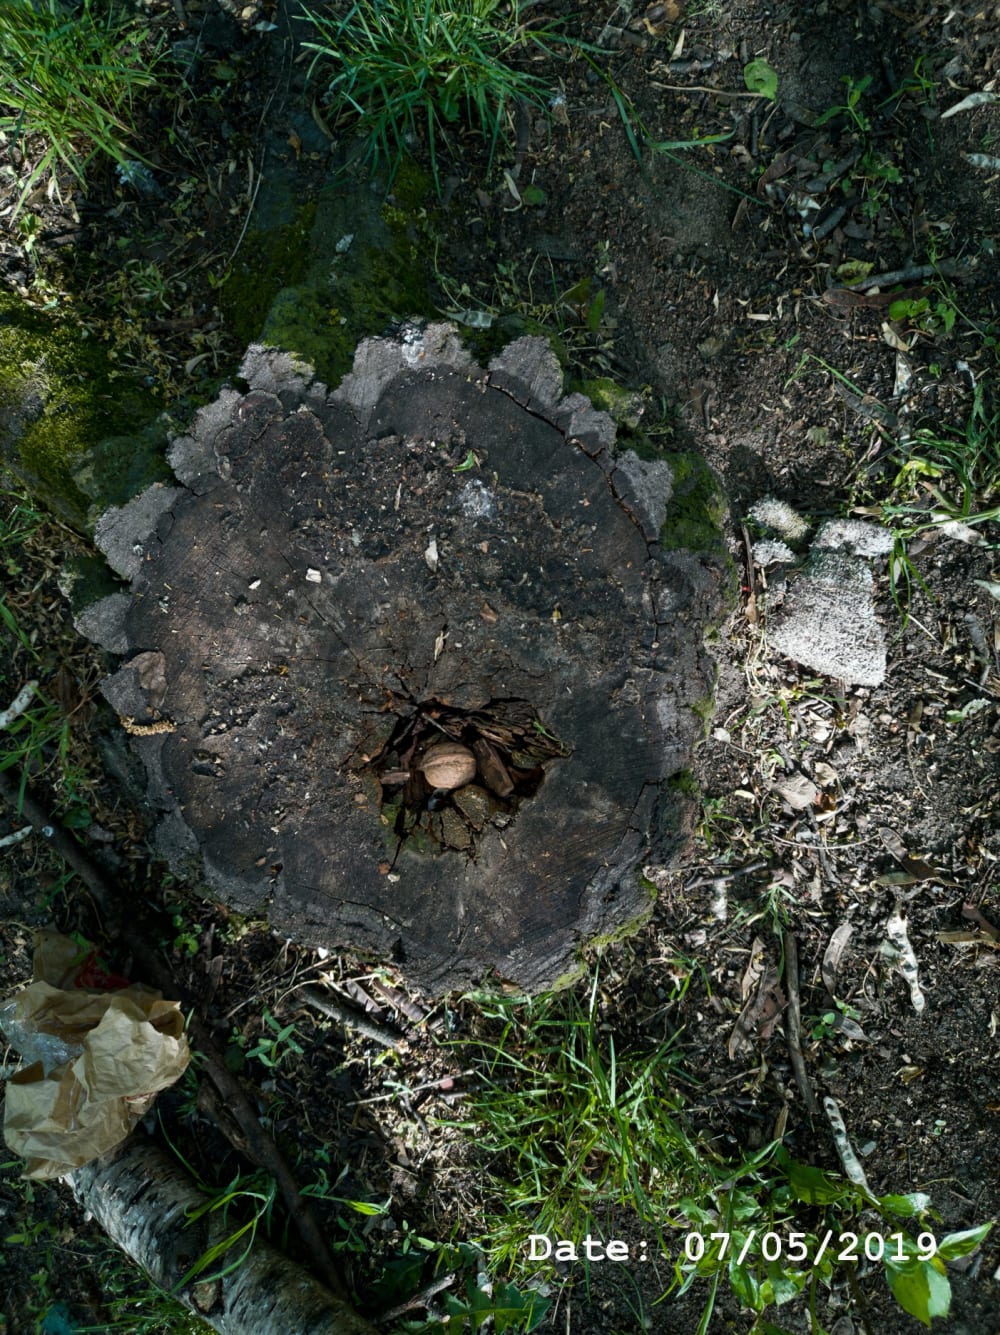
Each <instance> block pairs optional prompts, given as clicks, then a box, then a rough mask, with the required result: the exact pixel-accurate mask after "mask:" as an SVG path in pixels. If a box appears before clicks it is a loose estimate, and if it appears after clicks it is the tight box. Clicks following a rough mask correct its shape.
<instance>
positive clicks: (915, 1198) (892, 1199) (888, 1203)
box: [879, 1191, 931, 1219]
mask: <svg viewBox="0 0 1000 1335" xmlns="http://www.w3.org/2000/svg"><path fill="white" fill-rule="evenodd" d="M879 1204H880V1205H881V1206H882V1207H883V1208H884V1209H886V1210H888V1211H889V1212H890V1213H891V1214H898V1215H899V1216H900V1217H901V1218H903V1219H912V1217H913V1216H914V1215H917V1214H923V1213H924V1211H925V1210H928V1209H929V1208H930V1204H931V1198H930V1197H929V1196H928V1195H927V1193H926V1192H924V1191H909V1192H907V1193H906V1194H905V1195H904V1196H894V1195H892V1194H891V1193H890V1195H888V1196H880V1197H879Z"/></svg>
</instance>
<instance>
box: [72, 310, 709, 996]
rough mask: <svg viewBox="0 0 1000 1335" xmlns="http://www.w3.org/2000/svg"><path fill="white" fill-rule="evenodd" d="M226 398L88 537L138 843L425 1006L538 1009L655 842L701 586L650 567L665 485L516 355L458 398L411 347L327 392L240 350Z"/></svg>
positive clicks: (507, 354) (428, 352)
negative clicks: (453, 992)
mask: <svg viewBox="0 0 1000 1335" xmlns="http://www.w3.org/2000/svg"><path fill="white" fill-rule="evenodd" d="M241 374H242V376H243V377H244V379H245V380H246V381H247V382H248V383H249V386H250V388H249V391H248V392H247V393H244V394H241V393H238V392H237V391H235V390H230V391H225V392H224V393H223V394H222V396H221V397H220V398H219V400H217V401H216V403H214V404H213V405H210V406H209V407H208V408H205V409H202V410H201V412H199V414H198V415H197V417H196V419H195V421H194V424H193V426H192V429H191V432H190V434H189V435H188V436H186V437H183V438H182V439H180V440H178V441H176V442H175V443H174V446H173V448H172V451H171V456H170V458H171V463H172V465H173V468H174V471H175V472H176V474H177V477H178V481H179V485H178V486H177V487H175V488H168V487H158V488H150V489H149V490H148V491H147V492H146V493H144V494H143V496H141V497H140V498H138V500H137V501H136V502H133V503H131V504H130V505H129V506H126V507H124V508H123V509H121V510H116V511H111V512H109V513H108V514H107V515H106V516H105V518H104V520H103V521H102V523H101V524H100V526H99V533H98V541H99V542H100V543H101V545H102V547H103V549H104V550H105V552H106V554H107V555H108V558H109V561H110V562H111V564H112V565H113V566H114V567H115V568H116V569H117V570H118V572H119V573H120V574H123V575H125V576H127V577H128V578H130V579H131V593H130V595H129V596H127V597H126V596H125V595H119V596H118V597H117V598H116V599H113V600H111V603H110V604H109V606H107V607H105V608H104V609H103V615H102V617H101V618H98V620H100V621H101V625H102V629H101V631H100V636H101V638H102V640H103V642H104V643H106V644H108V645H110V646H112V647H114V648H115V649H116V650H117V651H119V652H124V653H125V654H126V655H127V661H126V662H125V663H124V665H123V666H122V667H121V668H120V670H119V671H118V672H117V673H116V674H115V675H114V676H113V677H112V678H110V679H109V680H108V681H107V682H106V683H105V687H104V690H105V694H106V696H107V698H108V699H109V700H110V701H111V703H112V704H113V705H114V706H115V708H116V709H117V711H118V713H119V715H120V717H121V718H122V720H123V722H124V723H125V726H126V728H127V730H128V731H129V733H130V734H131V741H132V745H133V746H134V748H135V749H136V751H138V752H139V754H140V755H141V756H142V759H143V761H144V762H145V766H146V773H147V778H148V794H149V798H150V801H151V802H152V804H153V805H154V807H155V808H156V809H157V811H158V813H159V826H158V844H159V848H160V849H161V851H162V852H163V853H164V854H165V856H166V857H167V858H168V860H169V861H170V863H171V865H172V866H173V867H174V869H175V870H176V871H178V872H180V873H182V874H185V875H194V876H196V877H197V878H199V879H200V880H201V881H203V882H205V883H207V885H208V887H209V888H210V890H211V891H212V893H214V894H215V895H217V896H219V897H221V898H223V899H224V900H226V901H227V902H228V903H230V904H231V905H233V906H234V907H236V908H237V909H238V910H240V911H243V912H246V913H259V912H261V911H262V910H265V909H266V911H267V913H268V915H269V918H270V921H271V923H272V925H273V926H274V928H275V929H277V930H279V931H281V932H283V933H285V934H286V935H287V936H289V937H291V938H293V939H295V940H296V941H299V942H303V943H306V944H313V945H321V946H325V947H328V948H331V949H345V948H346V949H353V950H362V951H366V952H372V953H375V954H376V955H378V956H380V957H382V958H383V959H391V960H392V961H394V962H395V963H397V964H398V965H399V966H400V967H402V968H403V970H404V971H405V972H407V973H408V975H409V976H410V977H412V978H413V980H414V981H415V982H417V983H419V984H420V985H422V986H423V987H425V988H426V989H428V990H429V991H431V992H432V993H435V994H440V993H443V992H444V991H447V990H449V989H452V988H456V987H462V986H467V985H468V984H470V983H472V982H474V981H476V980H478V979H481V978H482V977H483V976H484V975H485V974H488V973H491V972H492V973H493V974H495V975H497V974H498V975H500V976H501V977H503V978H504V979H507V980H511V981H513V982H514V983H516V984H517V985H518V986H520V987H522V988H524V989H526V990H529V991H534V990H539V989H541V988H545V987H550V986H553V985H554V984H556V983H557V982H559V981H561V980H564V979H565V978H566V977H568V976H569V975H570V974H571V973H572V972H573V969H574V962H575V959H576V955H577V952H578V950H579V948H580V947H581V946H583V945H585V944H586V943H587V942H589V941H592V940H594V939H606V938H608V937H609V936H611V935H613V934H616V933H619V932H621V931H623V930H626V929H627V928H628V927H630V926H634V925H637V924H638V923H639V922H641V921H642V919H643V918H644V917H645V916H646V914H647V913H648V911H649V909H650V907H651V899H650V896H651V893H652V892H651V889H650V887H649V885H648V883H645V882H644V881H643V879H642V877H641V875H640V871H639V869H640V868H641V866H642V865H644V864H645V863H647V862H654V863H660V862H662V861H664V860H665V859H667V858H668V857H669V856H670V854H671V851H672V849H673V848H674V847H675V845H676V843H677V841H678V838H679V833H678V827H679V820H678V814H679V811H680V810H681V805H682V804H683V797H682V796H681V794H680V792H679V790H678V786H677V785H676V784H675V783H672V780H674V779H675V778H676V776H677V775H678V774H679V772H681V771H682V770H683V768H684V766H685V764H686V761H687V759H688V757H689V754H690V750H691V747H692V745H693V743H694V741H695V740H696V738H697V736H698V735H699V733H700V730H701V727H702V721H701V717H700V716H699V714H698V712H697V710H696V708H695V706H699V705H700V706H701V707H702V712H703V707H704V702H705V700H706V699H707V698H709V697H710V694H711V683H712V680H713V670H712V664H711V660H710V659H709V658H708V656H707V654H706V653H705V650H704V648H703V643H702V641H703V635H704V631H705V628H706V626H707V624H708V623H709V622H710V620H711V618H712V616H713V615H716V614H717V613H718V609H719V605H720V598H721V595H720V586H721V575H720V570H719V567H718V565H717V563H715V562H713V561H712V560H710V559H707V558H706V559H701V558H699V556H698V555H697V554H691V553H686V552H676V551H671V552H668V551H666V550H664V548H663V547H662V546H661V543H660V538H661V528H662V527H663V525H664V522H665V519H666V514H667V507H668V503H669V501H670V495H671V481H672V479H671V473H670V470H669V467H668V466H667V465H666V464H665V463H663V462H653V463H647V462H644V461H642V460H640V459H639V458H638V457H637V456H636V455H635V454H632V453H630V452H624V453H616V451H615V441H614V436H615V432H614V426H613V423H612V421H611V419H610V418H609V417H608V416H607V415H605V414H603V413H600V412H597V411H596V410H594V408H593V407H592V406H591V404H590V403H589V401H588V400H586V399H585V398H583V397H582V396H580V395H571V396H569V397H566V398H563V397H562V396H561V389H562V378H561V373H560V370H559V367H558V364H557V362H556V360H555V358H554V357H553V355H552V353H551V351H550V350H549V348H548V345H547V343H546V342H545V341H544V340H543V339H534V338H526V339H520V340H518V341H517V342H516V343H513V344H511V345H510V346H509V347H508V348H506V349H505V350H504V351H503V352H502V353H501V354H500V355H499V356H498V357H497V358H496V359H495V360H494V361H493V362H491V364H490V366H489V369H488V371H484V370H482V369H481V368H479V367H477V366H476V365H475V364H474V363H473V362H472V361H471V360H470V358H469V356H468V354H467V353H466V352H465V351H464V350H463V349H462V347H461V345H460V344H459V342H458V340H457V338H456V336H455V331H454V330H453V329H452V327H451V326H447V325H433V326H430V327H428V328H426V329H423V330H421V329H418V328H416V327H413V326H407V327H405V328H404V330H403V331H402V333H401V334H400V336H399V337H398V338H396V339H372V340H368V341H367V342H365V343H363V344H362V345H361V346H360V348H359V349H358V353H357V356H356V358H355V364H354V370H353V372H352V373H351V374H349V375H348V376H347V377H346V378H345V380H344V382H343V383H342V384H341V386H340V388H339V389H337V390H336V392H334V393H332V394H331V393H329V392H328V391H327V389H326V387H325V386H323V385H322V384H319V383H318V382H316V381H314V380H311V379H310V378H309V375H308V374H307V373H306V372H305V371H304V370H303V368H302V366H301V365H300V364H297V363H295V362H294V361H293V360H292V359H291V358H290V357H289V356H288V355H287V354H284V353H280V352H276V351H273V350H265V349H263V348H260V347H254V348H251V350H250V352H249V353H248V356H247V358H246V360H245V362H244V365H243V367H242V370H241ZM150 529H152V530H153V531H152V532H149V530H150Z"/></svg>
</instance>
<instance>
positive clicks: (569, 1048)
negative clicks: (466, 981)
mask: <svg viewBox="0 0 1000 1335" xmlns="http://www.w3.org/2000/svg"><path fill="white" fill-rule="evenodd" d="M484 1014H485V1015H486V1016H487V1017H488V1018H489V1019H491V1020H493V1021H496V1022H498V1023H499V1025H500V1034H499V1037H498V1038H497V1040H496V1042H495V1044H493V1045H492V1046H490V1047H484V1048H482V1049H481V1050H480V1062H479V1073H480V1077H481V1090H480V1093H479V1094H478V1095H476V1096H475V1097H473V1098H472V1099H471V1100H470V1103H469V1104H468V1105H467V1106H468V1107H469V1112H470V1119H469V1120H468V1121H467V1122H465V1123H463V1124H462V1125H463V1126H464V1127H465V1129H467V1130H471V1131H474V1132H475V1134H476V1136H477V1139H478V1140H479V1143H480V1145H481V1146H482V1147H483V1148H484V1149H485V1150H486V1151H488V1152H489V1153H490V1154H491V1155H493V1156H496V1159H497V1161H498V1162H499V1163H502V1164H503V1165H504V1166H505V1173H506V1176H507V1177H509V1181H510V1184H511V1185H510V1187H509V1188H505V1189H504V1211H503V1213H502V1214H501V1216H500V1218H499V1219H498V1220H497V1221H496V1224H495V1226H494V1227H493V1228H492V1229H491V1231H490V1236H489V1237H488V1238H486V1239H484V1240H483V1243H484V1246H485V1247H486V1249H487V1250H488V1251H489V1252H490V1254H491V1255H492V1257H493V1259H494V1261H495V1262H496V1263H497V1264H500V1265H505V1264H506V1265H509V1264H512V1263H513V1262H514V1261H515V1260H516V1259H517V1258H518V1257H519V1256H521V1255H523V1252H524V1247H525V1243H526V1239H527V1235H528V1234H529V1233H537V1234H546V1235H548V1236H549V1237H558V1238H565V1239H568V1240H571V1241H574V1242H578V1241H579V1240H580V1239H581V1238H582V1237H583V1236H584V1235H585V1234H586V1233H588V1232H591V1231H593V1230H594V1229H595V1227H596V1225H595V1219H596V1218H598V1217H600V1216H603V1215H606V1214H607V1212H608V1211H611V1210H614V1209H615V1208H616V1207H621V1206H626V1207H630V1208H631V1209H633V1210H634V1211H635V1212H636V1214H637V1215H638V1216H639V1218H640V1219H642V1220H645V1221H649V1222H652V1223H654V1224H655V1223H657V1222H664V1221H665V1220H666V1219H667V1218H668V1217H670V1216H673V1215H674V1214H675V1210H674V1205H675V1202H676V1200H677V1198H678V1196H679V1195H681V1194H687V1193H688V1192H689V1191H690V1190H691V1189H692V1188H693V1187H694V1186H695V1185H696V1184H697V1185H699V1186H703V1187H706V1188H707V1186H708V1185H709V1184H710V1182H711V1167H710V1162H711V1161H710V1159H709V1158H707V1157H706V1155H705V1147H704V1146H703V1145H699V1144H697V1143H696V1142H695V1140H694V1139H693V1138H692V1136H691V1135H690V1133H689V1131H688V1128H687V1125H686V1123H685V1121H684V1119H683V1117H682V1116H681V1114H680V1102H679V1099H678V1096H677V1093H676V1090H675V1088H674V1086H675V1084H676V1082H677V1080H678V1078H679V1076H678V1063H677V1057H676V1054H675V1052H674V1049H673V1047H672V1045H671V1044H669V1043H668V1044H662V1045H660V1046H658V1047H656V1048H653V1049H650V1050H648V1051H645V1052H627V1053H626V1052H621V1051H620V1050H619V1049H618V1047H617V1046H616V1044H615V1041H614V1038H613V1036H612V1035H610V1034H605V1033H603V1032H602V1027H601V1024H600V1022H599V1018H598V1014H597V983H596V979H595V983H594V987H593V988H592V990H591V992H590V996H589V1000H588V1001H587V1002H586V1003H582V1002H581V1001H579V1000H578V999H577V998H576V997H575V996H573V995H572V994H570V995H567V996H566V997H563V996H561V995H557V996H555V997H547V998H542V999H540V1000H538V1001H536V1002H531V1003H528V1004H526V1005H524V1006H523V1007H522V1006H516V1005H512V1004H510V1003H507V1002H496V1003H493V1004H491V1003H490V1002H489V1001H486V1002H485V1003H484Z"/></svg>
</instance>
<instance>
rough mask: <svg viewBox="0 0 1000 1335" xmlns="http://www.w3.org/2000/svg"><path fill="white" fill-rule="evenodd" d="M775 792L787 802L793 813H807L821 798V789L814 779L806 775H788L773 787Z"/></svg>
mask: <svg viewBox="0 0 1000 1335" xmlns="http://www.w3.org/2000/svg"><path fill="white" fill-rule="evenodd" d="M773 791H774V792H776V793H777V794H778V795H779V796H780V797H781V798H782V799H783V801H785V802H787V803H788V805H789V806H790V807H791V808H792V810H793V811H805V809H806V808H807V807H811V806H812V805H813V803H814V802H815V801H816V799H817V797H819V789H818V788H817V787H816V785H815V784H814V783H813V781H812V779H809V778H807V777H806V776H805V775H804V774H788V775H786V776H785V777H784V778H783V779H779V780H778V782H777V783H775V784H774V785H773Z"/></svg>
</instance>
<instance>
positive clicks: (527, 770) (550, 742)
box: [366, 699, 569, 855]
mask: <svg viewBox="0 0 1000 1335" xmlns="http://www.w3.org/2000/svg"><path fill="white" fill-rule="evenodd" d="M393 712H394V713H395V714H396V722H395V725H394V726H393V728H392V731H391V732H390V734H389V737H388V739H387V740H386V741H385V743H384V744H383V745H382V747H381V748H380V750H379V751H378V752H377V753H376V754H375V755H373V756H371V757H369V759H368V762H367V764H366V769H368V770H369V771H370V772H374V774H375V775H376V777H377V778H378V781H379V784H380V785H381V804H382V805H381V819H382V822H383V824H384V825H385V826H387V827H388V829H389V830H390V831H391V833H392V834H393V835H395V837H396V838H397V840H398V841H399V846H402V843H403V841H404V840H410V841H412V842H413V844H414V846H415V847H417V848H424V849H426V850H427V851H429V852H441V851H442V850H445V849H455V850H458V851H461V852H465V853H466V854H469V855H472V854H474V852H475V846H476V838H477V836H479V835H481V834H482V833H483V831H484V830H486V829H487V828H488V827H490V826H492V827H494V828H496V829H503V828H505V827H506V826H508V825H509V824H510V823H511V821H512V820H513V819H514V817H515V815H516V813H517V810H518V808H519V807H520V805H521V803H522V802H526V801H529V800H530V799H531V798H532V797H534V796H535V794H536V793H537V792H538V790H539V788H540V787H541V786H542V783H543V781H544V779H545V771H546V767H547V766H548V765H550V764H551V763H552V762H553V761H555V760H557V759H559V758H560V757H564V756H567V755H569V748H568V747H567V746H565V745H564V744H563V742H562V741H560V739H559V738H558V737H557V736H556V735H555V733H554V732H553V730H552V729H551V728H549V727H547V726H546V724H545V723H544V721H543V720H542V719H541V718H540V717H539V715H538V713H537V712H536V711H535V710H534V709H532V707H531V705H530V703H529V702H528V701H526V700H519V699H510V700H493V701H491V702H490V703H489V704H488V705H487V706H485V707H484V708H482V709H473V710H465V709H455V708H454V707H452V706H450V705H447V704H443V703H441V702H440V701H437V700H427V701H423V702H420V703H414V702H412V701H396V702H395V708H394V710H393Z"/></svg>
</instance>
